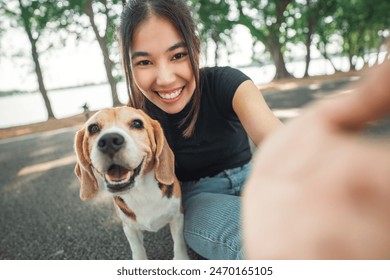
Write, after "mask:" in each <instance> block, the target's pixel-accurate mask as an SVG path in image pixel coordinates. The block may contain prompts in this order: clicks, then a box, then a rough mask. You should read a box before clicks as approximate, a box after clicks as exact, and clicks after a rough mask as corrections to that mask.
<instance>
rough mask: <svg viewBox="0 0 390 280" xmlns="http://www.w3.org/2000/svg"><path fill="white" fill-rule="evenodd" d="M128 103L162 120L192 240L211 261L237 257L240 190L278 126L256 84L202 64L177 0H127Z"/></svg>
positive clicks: (191, 26) (124, 44) (185, 14)
mask: <svg viewBox="0 0 390 280" xmlns="http://www.w3.org/2000/svg"><path fill="white" fill-rule="evenodd" d="M120 41H121V49H122V62H123V66H124V71H125V76H126V81H127V84H128V87H129V90H130V92H131V97H130V101H129V105H130V106H133V107H136V108H141V109H143V110H144V111H146V112H147V113H148V114H149V115H150V116H151V117H153V118H155V119H157V120H158V121H159V122H160V123H161V125H162V127H163V129H164V131H165V134H166V137H167V140H168V142H169V145H170V146H171V148H172V150H173V152H174V154H175V162H176V164H175V168H176V175H177V176H178V178H179V180H180V181H181V183H182V195H183V207H184V210H185V222H184V236H185V239H186V242H187V244H188V245H189V246H190V247H191V248H192V249H193V250H194V251H195V252H197V253H198V254H200V255H201V256H203V257H205V258H208V259H240V258H244V253H243V250H242V246H241V242H240V241H241V240H240V193H241V187H242V185H243V183H244V181H245V179H246V178H247V175H248V172H249V169H250V163H249V162H250V160H251V156H252V155H251V151H250V147H249V143H248V135H249V137H250V138H251V140H252V141H253V142H254V143H255V144H259V143H260V142H261V140H262V139H263V138H264V137H265V136H266V135H267V134H268V133H270V132H271V131H272V130H274V129H275V128H277V127H278V126H279V125H280V121H279V120H278V119H277V118H276V117H275V116H274V115H273V114H272V112H271V110H270V109H269V108H268V106H267V105H266V103H265V101H264V99H263V97H262V95H261V94H260V92H259V91H258V89H257V87H256V86H255V85H254V84H253V82H252V81H251V80H250V79H249V78H248V77H247V76H246V75H244V74H243V73H241V72H240V71H238V70H235V69H232V68H229V67H212V68H203V69H200V68H199V50H200V46H199V44H200V43H199V39H198V37H197V35H196V30H195V24H194V22H193V21H192V17H191V13H190V11H189V8H188V7H187V6H186V4H185V3H184V1H183V2H182V1H180V0H134V1H129V3H128V5H127V6H126V7H125V9H124V11H123V14H122V21H121V26H120ZM156 211H158V210H156Z"/></svg>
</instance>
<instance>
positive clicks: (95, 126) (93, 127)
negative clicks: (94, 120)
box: [88, 124, 100, 135]
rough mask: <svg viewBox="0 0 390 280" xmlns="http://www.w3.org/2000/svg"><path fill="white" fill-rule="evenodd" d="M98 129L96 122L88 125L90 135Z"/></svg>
mask: <svg viewBox="0 0 390 280" xmlns="http://www.w3.org/2000/svg"><path fill="white" fill-rule="evenodd" d="M99 131H100V127H99V125H97V124H91V125H90V126H88V132H89V134H90V135H94V134H96V133H98V132H99Z"/></svg>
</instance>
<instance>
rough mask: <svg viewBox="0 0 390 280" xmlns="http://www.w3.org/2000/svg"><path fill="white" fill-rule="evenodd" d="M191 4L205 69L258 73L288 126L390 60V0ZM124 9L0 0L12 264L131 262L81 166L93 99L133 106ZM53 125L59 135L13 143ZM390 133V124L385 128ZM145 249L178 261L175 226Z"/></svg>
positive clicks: (5, 202)
mask: <svg viewBox="0 0 390 280" xmlns="http://www.w3.org/2000/svg"><path fill="white" fill-rule="evenodd" d="M188 3H189V4H190V5H191V6H192V9H193V16H194V19H195V20H196V22H197V25H198V29H199V35H200V36H201V37H202V41H203V44H202V53H203V55H202V58H201V62H202V65H207V66H213V65H220V66H222V65H230V66H233V67H237V68H239V69H241V70H242V71H244V72H245V73H247V74H248V75H249V76H250V77H251V78H252V79H253V80H254V82H255V83H256V84H258V85H259V88H261V89H262V91H263V92H264V95H265V99H266V101H267V103H268V104H269V106H270V108H271V109H272V110H273V111H274V113H275V114H276V115H277V116H278V117H281V119H282V121H285V120H288V119H290V118H293V117H295V116H297V115H299V113H300V112H301V108H302V107H303V106H305V104H307V103H309V102H313V101H314V100H316V99H320V98H323V97H327V96H329V95H332V94H333V92H334V90H340V89H341V88H343V87H344V86H346V85H347V84H348V83H350V82H351V81H355V80H357V79H359V78H358V77H359V76H360V74H361V71H362V70H364V69H366V68H370V67H373V66H374V65H376V64H378V63H381V62H382V61H383V60H385V59H389V52H388V51H389V26H390V25H389V23H390V22H389V21H390V17H389V12H388V11H390V2H389V1H388V0H377V1H371V0H327V1H319V0H295V1H293V0H268V1H267V0H260V1H249V0H248V1H236V0H225V1H222V0H219V1H217V0H211V1H200V0H193V1H188ZM122 9H123V7H122V1H115V0H112V1H109V0H99V1H98V0H95V1H92V0H77V1H76V0H58V1H54V0H52V1H49V0H35V1H33V0H0V166H1V167H2V171H1V172H0V209H1V215H0V225H1V230H0V259H1V260H8V259H12V260H14V259H16V260H25V259H26V260H34V259H40V260H42V259H43V260H47V259H56V260H65V259H72V260H78V259H83V260H84V259H90V260H100V259H103V260H107V259H116V260H118V259H121V260H127V259H129V258H130V257H131V252H130V248H129V246H128V243H127V240H126V238H125V236H124V234H123V231H122V228H121V225H120V221H119V219H118V218H117V217H116V215H115V213H114V209H113V206H112V201H111V198H110V197H109V196H107V195H105V194H104V192H100V193H99V194H98V196H97V197H96V198H95V199H94V200H92V201H91V202H88V203H85V202H83V201H81V200H80V199H79V182H78V180H77V178H76V176H75V175H74V173H73V170H74V165H75V161H76V158H75V154H74V150H73V139H74V135H75V132H76V130H77V129H78V127H79V125H80V124H81V123H82V122H83V121H84V116H83V114H82V112H83V108H82V106H83V105H84V104H85V103H87V104H88V106H89V108H90V110H91V111H95V110H98V109H100V108H103V107H110V106H113V105H114V106H116V105H119V103H126V101H127V89H126V86H125V85H124V82H123V77H122V70H121V66H120V61H119V52H118V45H117V41H116V35H115V29H116V26H118V24H119V17H120V13H121V11H122ZM270 89H271V90H270ZM345 92H351V90H347V91H345V90H343V93H345ZM75 125H76V126H75ZM63 126H71V127H70V128H67V129H60V130H58V129H59V128H62V127H63ZM46 129H50V130H51V129H57V130H56V131H50V132H45V133H34V134H31V135H27V136H23V137H15V138H10V139H1V138H9V137H13V136H18V135H23V134H28V133H31V132H40V131H43V130H46ZM8 132H12V133H9V134H7V133H8ZM389 132H390V119H388V120H387V121H385V122H383V123H381V124H380V125H379V126H377V127H376V128H375V135H383V134H387V135H388V134H389ZM3 136H4V137H3ZM303 137H304V135H303ZM145 244H146V248H147V250H148V252H150V257H151V258H153V259H156V260H158V259H170V258H172V240H171V239H170V235H169V231H168V230H167V228H164V229H162V230H161V231H159V232H158V233H156V234H152V233H150V234H147V235H146V238H145ZM191 257H192V258H193V259H197V258H200V259H201V257H199V256H197V255H196V254H192V255H191ZM1 265H2V266H3V267H4V266H7V264H5V263H3V262H0V266H1ZM15 273H17V272H15ZM10 279H11V278H10Z"/></svg>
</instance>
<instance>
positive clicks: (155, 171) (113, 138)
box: [75, 107, 188, 259]
mask: <svg viewBox="0 0 390 280" xmlns="http://www.w3.org/2000/svg"><path fill="white" fill-rule="evenodd" d="M75 151H76V155H77V163H76V167H75V173H76V175H77V177H78V178H79V180H80V184H81V188H80V198H81V199H82V200H89V199H91V198H93V197H94V196H95V195H96V194H97V192H98V182H97V179H96V177H95V176H96V175H97V174H99V175H100V176H101V177H102V179H103V180H104V181H105V188H106V190H108V192H110V193H111V194H112V196H113V200H114V205H115V208H116V209H117V212H118V215H119V217H120V219H121V220H122V222H123V229H124V232H125V234H126V237H127V240H128V241H129V243H130V247H131V250H132V257H133V259H147V255H146V252H145V248H144V246H143V231H145V230H147V231H153V232H155V231H158V230H159V229H161V228H162V227H164V226H165V225H167V224H169V226H170V230H171V234H172V238H173V242H174V250H173V251H174V259H188V255H187V249H186V245H185V242H184V238H183V210H182V207H181V191H180V185H179V181H178V180H177V178H176V176H175V174H174V155H173V153H172V151H171V149H170V148H169V145H168V143H167V141H166V139H165V137H164V134H163V131H162V129H161V126H160V124H159V123H158V122H157V121H155V120H153V119H151V118H150V117H149V116H148V115H146V114H145V113H144V112H142V111H141V110H137V109H134V108H130V107H119V108H111V109H103V110H101V111H99V112H97V113H95V114H94V115H93V116H92V117H91V118H90V119H89V120H88V121H87V122H86V124H85V125H84V127H83V128H82V129H80V130H79V131H78V132H77V134H76V136H75Z"/></svg>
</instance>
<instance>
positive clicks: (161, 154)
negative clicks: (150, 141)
mask: <svg viewBox="0 0 390 280" xmlns="http://www.w3.org/2000/svg"><path fill="white" fill-rule="evenodd" d="M151 125H152V127H153V133H154V139H155V141H156V152H155V169H154V170H155V171H154V172H155V176H156V179H157V181H159V182H160V183H161V184H163V185H172V184H173V182H174V180H175V158H174V155H173V152H172V150H171V148H170V147H169V144H168V142H167V140H166V139H165V136H164V132H163V130H162V128H161V126H160V124H159V122H157V121H155V120H152V119H151Z"/></svg>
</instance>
